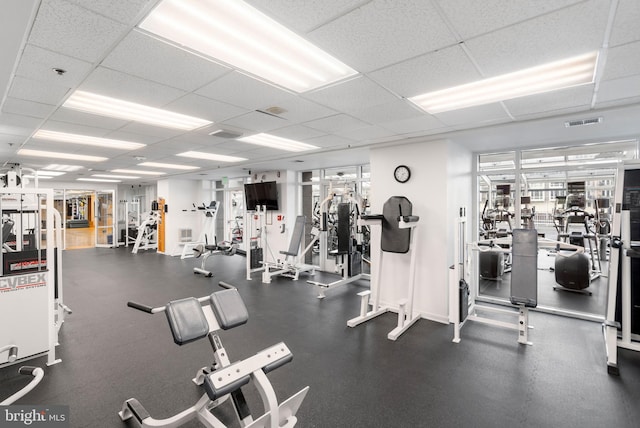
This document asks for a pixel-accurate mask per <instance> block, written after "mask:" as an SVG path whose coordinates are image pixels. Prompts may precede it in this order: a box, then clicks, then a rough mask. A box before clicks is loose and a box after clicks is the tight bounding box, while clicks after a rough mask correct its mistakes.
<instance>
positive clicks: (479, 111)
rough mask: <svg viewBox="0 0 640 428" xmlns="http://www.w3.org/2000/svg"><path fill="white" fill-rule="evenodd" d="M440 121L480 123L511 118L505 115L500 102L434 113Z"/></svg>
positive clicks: (468, 123)
mask: <svg viewBox="0 0 640 428" xmlns="http://www.w3.org/2000/svg"><path fill="white" fill-rule="evenodd" d="M434 116H435V117H436V118H438V119H439V120H440V121H441V122H442V123H445V124H447V125H450V126H454V125H465V126H467V125H475V126H478V125H481V124H488V123H496V122H509V121H511V118H510V117H509V116H507V113H506V112H505V111H504V108H502V106H501V105H500V103H493V104H486V105H483V106H477V107H469V108H465V109H461V110H453V111H447V112H444V113H438V114H435V115H434Z"/></svg>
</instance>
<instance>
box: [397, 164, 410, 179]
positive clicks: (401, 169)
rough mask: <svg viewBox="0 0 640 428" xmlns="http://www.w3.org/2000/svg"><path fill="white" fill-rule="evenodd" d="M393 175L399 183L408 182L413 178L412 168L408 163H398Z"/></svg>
mask: <svg viewBox="0 0 640 428" xmlns="http://www.w3.org/2000/svg"><path fill="white" fill-rule="evenodd" d="M393 177H394V178H395V179H396V181H397V182H398V183H406V182H407V181H409V179H410V178H411V170H410V169H409V167H408V166H406V165H398V166H397V167H396V169H395V170H394V171H393Z"/></svg>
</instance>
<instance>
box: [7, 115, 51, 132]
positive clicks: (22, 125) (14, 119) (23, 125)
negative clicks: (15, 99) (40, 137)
mask: <svg viewBox="0 0 640 428" xmlns="http://www.w3.org/2000/svg"><path fill="white" fill-rule="evenodd" d="M40 122H42V119H40V118H37V117H29V116H22V115H19V114H11V113H4V112H3V113H2V114H0V134H10V135H31V133H32V132H33V131H35V130H36V128H37V127H38V125H39V124H40Z"/></svg>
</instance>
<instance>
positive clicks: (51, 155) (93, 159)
mask: <svg viewBox="0 0 640 428" xmlns="http://www.w3.org/2000/svg"><path fill="white" fill-rule="evenodd" d="M18 154H19V155H22V156H36V157H43V158H51V159H72V160H82V161H87V162H102V161H106V160H107V159H108V158H104V157H101V156H88V155H77V154H74V153H60V152H47V151H44V150H30V149H20V150H18Z"/></svg>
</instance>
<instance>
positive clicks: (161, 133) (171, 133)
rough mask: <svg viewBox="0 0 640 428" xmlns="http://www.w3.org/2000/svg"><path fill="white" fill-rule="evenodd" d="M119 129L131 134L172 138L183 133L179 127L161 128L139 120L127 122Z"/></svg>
mask: <svg viewBox="0 0 640 428" xmlns="http://www.w3.org/2000/svg"><path fill="white" fill-rule="evenodd" d="M119 131H122V132H128V133H131V134H142V135H149V136H153V137H158V138H162V139H166V138H173V137H175V136H177V135H182V134H184V131H182V130H180V129H172V128H162V127H160V126H152V125H147V124H144V123H139V122H129V124H127V125H125V126H123V127H122V128H120V129H119Z"/></svg>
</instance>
